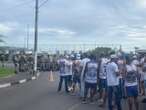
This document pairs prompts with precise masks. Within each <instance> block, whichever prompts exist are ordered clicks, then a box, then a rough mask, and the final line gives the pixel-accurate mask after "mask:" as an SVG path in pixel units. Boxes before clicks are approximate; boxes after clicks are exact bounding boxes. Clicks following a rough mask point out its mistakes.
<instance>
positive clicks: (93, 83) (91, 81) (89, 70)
mask: <svg viewBox="0 0 146 110" xmlns="http://www.w3.org/2000/svg"><path fill="white" fill-rule="evenodd" d="M90 59H91V61H89V62H87V63H86V67H85V74H84V77H85V92H84V99H83V103H87V95H88V91H89V89H90V102H91V103H93V97H94V95H95V93H96V89H97V70H98V64H97V61H96V58H95V56H94V55H90Z"/></svg>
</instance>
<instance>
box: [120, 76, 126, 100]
mask: <svg viewBox="0 0 146 110" xmlns="http://www.w3.org/2000/svg"><path fill="white" fill-rule="evenodd" d="M120 95H121V97H123V98H125V97H126V93H125V81H124V79H123V78H121V79H120Z"/></svg>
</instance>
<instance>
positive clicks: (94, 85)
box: [85, 82, 97, 90]
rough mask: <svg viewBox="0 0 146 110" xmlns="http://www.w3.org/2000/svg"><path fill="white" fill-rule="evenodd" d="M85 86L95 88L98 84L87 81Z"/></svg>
mask: <svg viewBox="0 0 146 110" xmlns="http://www.w3.org/2000/svg"><path fill="white" fill-rule="evenodd" d="M85 88H86V89H89V88H90V89H95V90H96V88H97V84H96V83H88V82H85Z"/></svg>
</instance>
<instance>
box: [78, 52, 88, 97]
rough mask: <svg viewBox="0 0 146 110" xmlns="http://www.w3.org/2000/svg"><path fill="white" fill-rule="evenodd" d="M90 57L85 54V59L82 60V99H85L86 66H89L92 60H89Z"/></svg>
mask: <svg viewBox="0 0 146 110" xmlns="http://www.w3.org/2000/svg"><path fill="white" fill-rule="evenodd" d="M88 57H89V56H88V55H87V54H86V53H85V54H84V55H83V59H82V60H81V78H80V80H81V90H80V95H81V98H83V97H84V88H85V79H84V77H83V76H84V74H85V72H84V71H85V66H86V64H87V62H89V61H90V59H89V58H88Z"/></svg>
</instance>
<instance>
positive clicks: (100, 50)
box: [87, 47, 115, 58]
mask: <svg viewBox="0 0 146 110" xmlns="http://www.w3.org/2000/svg"><path fill="white" fill-rule="evenodd" d="M87 53H88V54H93V55H95V56H96V58H99V57H100V56H101V55H106V56H108V55H110V54H114V53H115V51H114V50H113V49H111V48H110V47H97V48H95V49H94V50H90V51H88V52H87Z"/></svg>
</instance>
